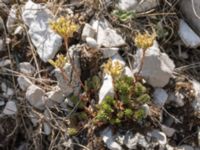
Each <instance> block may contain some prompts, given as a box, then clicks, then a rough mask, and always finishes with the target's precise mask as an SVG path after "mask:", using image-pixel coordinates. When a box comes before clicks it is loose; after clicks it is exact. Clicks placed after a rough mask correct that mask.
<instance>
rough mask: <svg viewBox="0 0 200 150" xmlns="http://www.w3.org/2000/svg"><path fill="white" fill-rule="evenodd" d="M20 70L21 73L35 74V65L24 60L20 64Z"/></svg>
mask: <svg viewBox="0 0 200 150" xmlns="http://www.w3.org/2000/svg"><path fill="white" fill-rule="evenodd" d="M19 70H20V72H21V73H24V74H28V75H33V74H34V72H35V67H33V66H32V65H31V64H30V63H29V62H22V63H20V64H19Z"/></svg>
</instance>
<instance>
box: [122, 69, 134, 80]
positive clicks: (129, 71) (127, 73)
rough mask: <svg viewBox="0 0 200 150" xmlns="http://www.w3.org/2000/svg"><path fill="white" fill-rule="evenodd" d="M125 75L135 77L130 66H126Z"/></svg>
mask: <svg viewBox="0 0 200 150" xmlns="http://www.w3.org/2000/svg"><path fill="white" fill-rule="evenodd" d="M124 75H126V76H128V77H132V78H133V72H132V71H131V69H130V68H129V67H128V66H126V67H125V68H124Z"/></svg>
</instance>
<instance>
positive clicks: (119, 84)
mask: <svg viewBox="0 0 200 150" xmlns="http://www.w3.org/2000/svg"><path fill="white" fill-rule="evenodd" d="M114 87H115V96H114V98H112V97H110V96H106V97H105V99H104V100H103V101H102V103H101V104H99V105H98V107H97V108H98V112H97V116H96V118H95V119H96V121H97V122H98V121H99V122H102V123H104V124H112V125H120V124H122V122H123V121H131V120H132V121H133V120H137V121H138V122H139V121H140V120H142V119H143V118H144V116H145V110H144V109H142V108H141V107H142V105H143V104H144V103H146V102H149V101H150V96H149V94H148V91H147V89H146V88H145V86H144V85H143V84H142V83H140V82H139V81H138V82H134V81H133V79H132V78H131V77H128V76H121V77H119V78H117V79H115V80H114Z"/></svg>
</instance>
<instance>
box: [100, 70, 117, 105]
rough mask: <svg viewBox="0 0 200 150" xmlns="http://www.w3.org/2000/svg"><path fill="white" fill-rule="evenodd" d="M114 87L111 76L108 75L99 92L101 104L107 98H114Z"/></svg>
mask: <svg viewBox="0 0 200 150" xmlns="http://www.w3.org/2000/svg"><path fill="white" fill-rule="evenodd" d="M114 94H115V92H114V85H113V79H112V76H111V75H108V74H106V75H105V76H104V78H103V84H102V86H101V88H100V90H99V104H101V102H102V101H103V100H104V98H105V97H106V96H111V97H114Z"/></svg>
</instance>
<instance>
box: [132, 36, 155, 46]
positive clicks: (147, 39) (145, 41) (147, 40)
mask: <svg viewBox="0 0 200 150" xmlns="http://www.w3.org/2000/svg"><path fill="white" fill-rule="evenodd" d="M155 38H156V33H153V34H152V35H150V34H149V33H148V32H146V33H144V34H141V33H138V34H137V35H136V37H135V45H136V46H137V47H138V48H142V49H147V48H149V47H151V46H152V45H153V42H154V40H155Z"/></svg>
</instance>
